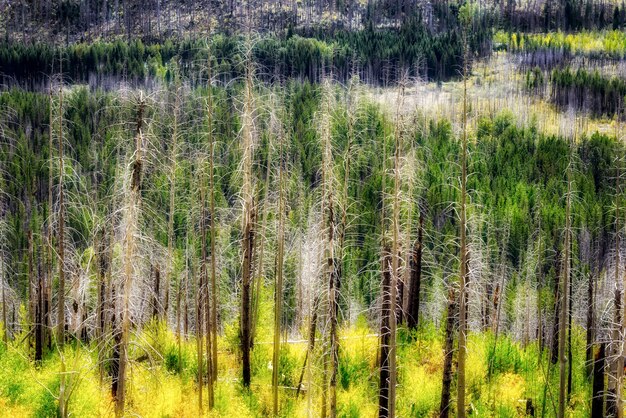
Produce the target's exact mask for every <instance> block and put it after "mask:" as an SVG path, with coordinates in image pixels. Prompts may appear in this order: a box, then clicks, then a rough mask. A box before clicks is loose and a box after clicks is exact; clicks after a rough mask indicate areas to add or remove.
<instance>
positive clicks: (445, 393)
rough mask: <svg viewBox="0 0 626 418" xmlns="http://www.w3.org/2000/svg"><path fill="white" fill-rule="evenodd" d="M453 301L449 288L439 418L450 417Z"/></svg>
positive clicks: (454, 313)
mask: <svg viewBox="0 0 626 418" xmlns="http://www.w3.org/2000/svg"><path fill="white" fill-rule="evenodd" d="M455 299H456V297H455V295H454V290H453V288H452V287H451V286H450V287H449V290H448V312H447V314H446V337H445V349H444V357H443V377H442V384H441V403H440V405H439V418H448V416H449V415H450V404H451V400H450V386H451V385H452V356H453V355H454V317H455V315H456V312H455V311H456V309H455V308H456V306H455V305H456V304H455V303H454V301H455Z"/></svg>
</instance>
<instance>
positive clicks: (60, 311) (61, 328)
mask: <svg viewBox="0 0 626 418" xmlns="http://www.w3.org/2000/svg"><path fill="white" fill-rule="evenodd" d="M58 129H59V132H58V149H59V185H58V187H59V214H58V216H59V233H58V237H57V240H58V250H57V251H58V254H59V255H58V257H59V290H58V304H57V305H58V307H57V345H58V346H59V348H63V343H64V342H65V241H64V236H65V219H64V216H65V208H64V203H63V198H64V196H63V195H64V193H63V177H64V176H63V172H64V166H63V87H62V86H61V87H59V122H58ZM61 380H64V377H63V376H62V377H61Z"/></svg>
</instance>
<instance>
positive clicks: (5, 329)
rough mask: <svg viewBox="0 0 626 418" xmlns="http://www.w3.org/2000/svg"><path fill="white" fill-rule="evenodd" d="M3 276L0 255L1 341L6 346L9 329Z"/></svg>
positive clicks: (2, 259) (2, 262)
mask: <svg viewBox="0 0 626 418" xmlns="http://www.w3.org/2000/svg"><path fill="white" fill-rule="evenodd" d="M5 281H6V280H5V277H4V258H3V257H2V256H0V288H1V290H2V341H3V342H4V345H5V346H6V345H7V344H8V343H9V330H8V326H7V298H6V289H5V284H6V283H5Z"/></svg>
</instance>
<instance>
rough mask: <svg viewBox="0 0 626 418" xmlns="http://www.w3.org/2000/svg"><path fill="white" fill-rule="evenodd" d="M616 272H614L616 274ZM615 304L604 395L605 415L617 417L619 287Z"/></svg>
mask: <svg viewBox="0 0 626 418" xmlns="http://www.w3.org/2000/svg"><path fill="white" fill-rule="evenodd" d="M617 275H618V273H616V276H617ZM613 303H614V306H615V323H614V324H613V336H612V341H611V370H610V373H609V376H608V391H607V397H606V416H607V417H618V418H619V414H620V411H619V401H618V397H621V394H620V392H619V385H618V376H619V367H620V361H619V357H620V356H621V353H620V349H619V347H618V346H619V344H620V325H619V324H621V321H622V318H621V313H622V292H621V291H620V289H615V297H614V300H613Z"/></svg>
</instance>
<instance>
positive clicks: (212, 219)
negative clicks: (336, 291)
mask: <svg viewBox="0 0 626 418" xmlns="http://www.w3.org/2000/svg"><path fill="white" fill-rule="evenodd" d="M208 68H209V70H208V71H209V78H208V79H209V86H208V93H209V95H208V101H207V106H208V109H207V116H208V121H207V123H208V127H209V131H208V132H209V137H208V141H209V193H210V205H211V207H210V210H211V214H210V216H211V217H210V225H209V227H210V228H211V333H212V338H213V340H212V347H211V348H212V350H213V353H212V359H211V362H212V367H213V373H212V377H213V382H216V381H217V293H218V291H219V289H218V287H217V271H216V268H217V267H216V264H217V254H216V253H215V251H216V246H215V244H216V243H215V240H216V239H217V238H216V226H215V144H214V141H213V94H212V92H211V77H212V73H211V59H210V55H209V66H208Z"/></svg>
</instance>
